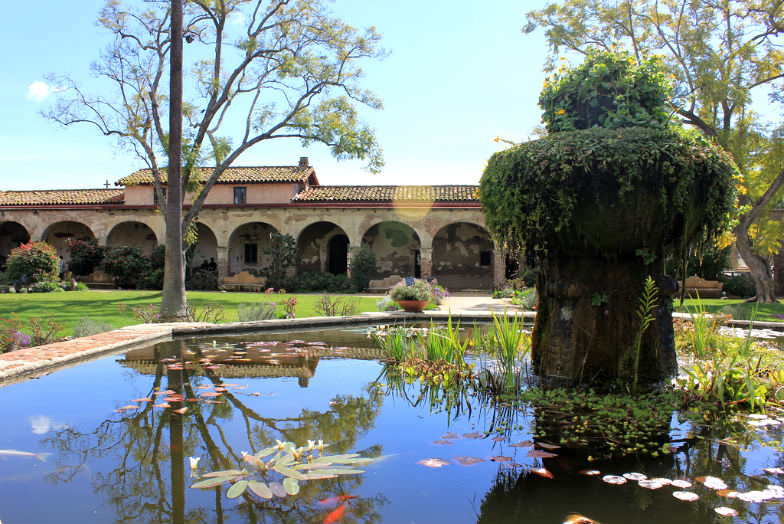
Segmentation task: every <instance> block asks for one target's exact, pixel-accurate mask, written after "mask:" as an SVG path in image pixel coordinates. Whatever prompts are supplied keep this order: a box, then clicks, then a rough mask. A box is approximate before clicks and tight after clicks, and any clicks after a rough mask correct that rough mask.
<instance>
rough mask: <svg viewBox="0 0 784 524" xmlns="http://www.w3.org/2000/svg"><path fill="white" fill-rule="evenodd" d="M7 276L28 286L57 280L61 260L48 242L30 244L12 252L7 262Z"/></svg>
mask: <svg viewBox="0 0 784 524" xmlns="http://www.w3.org/2000/svg"><path fill="white" fill-rule="evenodd" d="M6 265H7V271H6V273H7V276H8V278H9V279H12V280H14V281H17V280H22V281H24V282H26V283H27V284H32V283H34V282H40V281H46V280H55V279H56V278H57V275H58V273H59V272H60V258H59V257H58V256H57V251H56V250H55V248H54V247H52V246H50V245H49V244H47V243H46V242H28V243H27V244H22V245H21V246H19V247H17V248H14V249H12V250H11V254H10V255H9V256H8V259H7V260H6Z"/></svg>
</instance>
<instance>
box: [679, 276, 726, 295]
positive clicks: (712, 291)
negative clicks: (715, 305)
mask: <svg viewBox="0 0 784 524" xmlns="http://www.w3.org/2000/svg"><path fill="white" fill-rule="evenodd" d="M685 287H686V296H688V297H689V298H697V296H698V295H699V297H700V298H721V292H722V290H723V289H724V284H723V283H722V282H718V281H716V280H705V279H704V278H700V277H698V276H696V275H695V276H690V277H689V278H687V279H686V285H685Z"/></svg>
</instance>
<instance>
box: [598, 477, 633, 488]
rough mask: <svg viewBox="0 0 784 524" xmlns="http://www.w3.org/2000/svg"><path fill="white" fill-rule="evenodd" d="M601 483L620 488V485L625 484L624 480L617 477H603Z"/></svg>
mask: <svg viewBox="0 0 784 524" xmlns="http://www.w3.org/2000/svg"><path fill="white" fill-rule="evenodd" d="M602 481H604V482H606V483H607V484H612V485H614V486H620V485H621V484H626V482H627V480H626V479H625V478H623V477H619V476H618V475H605V476H603V477H602Z"/></svg>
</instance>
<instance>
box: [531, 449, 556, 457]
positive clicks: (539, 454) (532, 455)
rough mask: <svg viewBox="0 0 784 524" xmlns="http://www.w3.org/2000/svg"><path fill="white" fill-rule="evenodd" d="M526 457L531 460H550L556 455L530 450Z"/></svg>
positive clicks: (539, 450)
mask: <svg viewBox="0 0 784 524" xmlns="http://www.w3.org/2000/svg"><path fill="white" fill-rule="evenodd" d="M528 456H529V457H531V458H552V457H557V456H558V454H557V453H550V452H549V451H542V450H541V449H532V450H531V451H529V452H528Z"/></svg>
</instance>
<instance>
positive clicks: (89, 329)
mask: <svg viewBox="0 0 784 524" xmlns="http://www.w3.org/2000/svg"><path fill="white" fill-rule="evenodd" d="M113 329H114V326H112V325H111V323H109V322H106V321H104V320H101V319H98V320H94V319H92V318H90V317H88V316H87V315H84V316H83V317H82V318H80V319H79V321H78V322H77V323H76V325H75V326H74V328H73V336H74V338H79V337H87V336H90V335H97V334H98V333H104V332H106V331H111V330H113Z"/></svg>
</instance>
